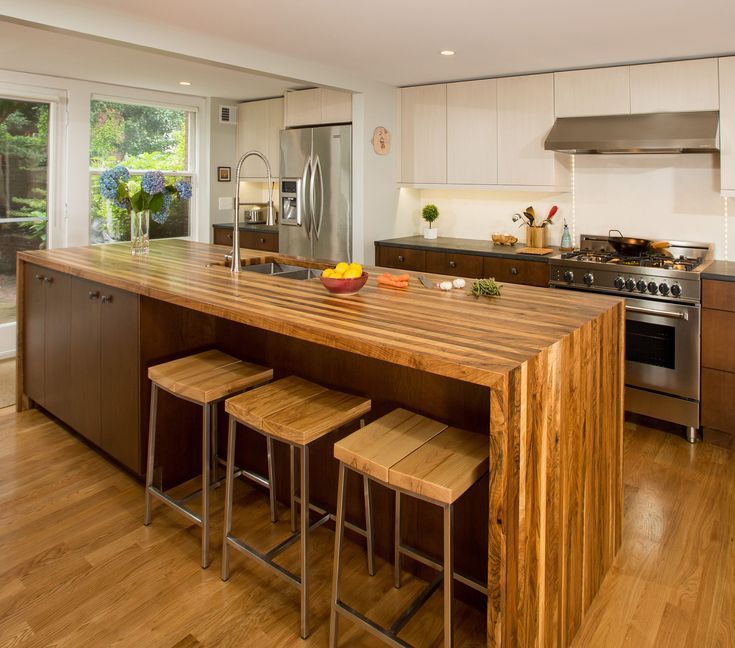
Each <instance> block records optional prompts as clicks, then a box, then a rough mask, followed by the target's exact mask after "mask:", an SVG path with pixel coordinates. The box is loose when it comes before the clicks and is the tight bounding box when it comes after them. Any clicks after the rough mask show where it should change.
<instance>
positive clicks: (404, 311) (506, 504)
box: [17, 240, 625, 647]
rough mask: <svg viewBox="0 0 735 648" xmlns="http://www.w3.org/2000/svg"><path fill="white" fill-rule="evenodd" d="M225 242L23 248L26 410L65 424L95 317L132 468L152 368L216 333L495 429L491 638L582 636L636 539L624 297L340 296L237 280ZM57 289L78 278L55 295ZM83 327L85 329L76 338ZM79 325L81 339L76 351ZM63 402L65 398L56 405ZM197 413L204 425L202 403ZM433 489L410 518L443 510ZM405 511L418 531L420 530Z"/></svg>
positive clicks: (379, 528) (313, 285) (488, 539)
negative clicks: (624, 550)
mask: <svg viewBox="0 0 735 648" xmlns="http://www.w3.org/2000/svg"><path fill="white" fill-rule="evenodd" d="M225 251H226V248H224V247H221V246H213V245H205V244H198V243H193V242H188V241H178V240H171V241H154V242H153V243H152V244H151V252H150V255H149V256H148V257H146V258H140V257H132V256H131V255H130V251H129V248H128V246H127V245H124V244H122V245H109V246H93V247H85V248H69V249H58V250H51V251H42V252H23V253H20V254H19V255H18V274H17V276H18V295H19V304H18V314H19V317H18V389H19V394H18V396H19V397H18V401H17V402H18V407H19V409H23V408H27V407H29V406H31V405H32V403H33V401H36V402H39V403H40V404H41V405H43V406H44V407H45V408H46V409H48V410H49V411H51V413H53V414H56V415H57V416H59V418H61V419H62V420H65V415H64V411H63V410H64V408H65V405H64V403H66V402H68V399H67V398H64V397H63V396H64V395H63V393H61V394H60V393H59V389H61V388H63V386H61V387H60V386H59V385H57V384H56V380H58V379H59V378H62V377H64V369H65V367H66V365H65V363H68V367H69V373H68V374H67V380H65V381H64V382H65V383H67V388H69V385H70V384H71V388H72V389H73V388H74V385H73V382H74V381H73V380H69V379H68V376H69V375H73V373H74V372H73V371H72V367H73V366H74V365H77V364H78V363H79V362H83V361H84V358H81V359H80V357H79V354H77V353H76V352H75V351H74V339H75V337H80V338H81V341H79V342H77V344H78V345H79V349H80V354H83V353H84V352H85V351H87V344H86V343H85V340H88V339H92V337H94V336H92V337H90V336H89V331H92V332H95V335H96V336H97V338H96V339H97V344H98V346H97V347H95V349H94V350H93V353H91V354H88V355H90V356H91V359H89V360H88V362H90V363H91V362H97V363H99V358H100V357H101V356H102V357H104V356H105V355H106V354H107V353H108V352H109V353H112V356H111V358H110V359H108V361H107V362H108V365H107V370H105V367H104V366H103V367H101V368H100V367H99V366H97V365H95V366H97V369H96V371H97V372H98V375H100V376H102V377H103V378H104V377H105V375H106V373H107V372H108V371H112V370H114V373H115V374H116V376H115V379H116V380H117V381H118V382H119V383H121V384H120V385H119V388H120V389H122V390H124V389H125V387H126V385H127V382H124V381H123V378H125V377H126V376H127V377H129V381H128V382H133V383H134V385H133V389H132V390H131V393H132V392H134V393H135V394H137V401H136V403H137V405H136V410H135V413H134V416H133V417H132V418H131V419H130V426H132V427H134V428H135V432H136V434H137V435H138V436H137V437H136V439H135V444H134V446H135V447H134V448H133V450H132V451H131V450H130V449H129V448H127V447H126V452H128V453H129V454H130V456H133V459H131V460H130V461H129V462H126V461H123V463H125V465H127V466H128V468H130V469H131V470H133V471H134V472H136V471H137V472H138V473H140V472H141V469H140V468H141V462H140V461H138V460H137V459H136V458H135V457H134V455H135V451H136V450H137V452H138V456H140V453H141V448H142V447H144V445H145V434H146V430H145V425H144V423H145V422H146V421H147V415H148V403H147V400H146V393H147V389H148V387H147V385H146V381H145V371H146V368H147V366H149V365H151V364H155V363H156V362H160V361H163V360H166V359H169V358H170V357H172V356H173V355H176V354H181V353H184V352H188V351H193V350H198V349H200V348H202V347H205V346H210V345H217V346H219V347H220V348H222V349H223V350H224V351H225V352H229V353H233V354H234V355H237V356H239V357H242V358H244V359H247V360H251V361H255V362H260V363H263V364H267V365H269V366H272V367H274V369H275V370H276V373H277V374H279V373H280V374H285V373H296V374H299V375H301V376H303V377H305V378H307V379H311V380H315V381H317V382H320V383H321V384H324V385H325V386H329V387H337V388H340V389H343V390H346V391H352V392H354V393H358V394H364V395H366V396H369V397H370V398H371V399H372V400H373V404H374V408H373V413H374V414H375V415H380V414H382V413H384V412H385V411H387V410H389V409H391V408H392V407H395V406H398V405H400V406H403V407H406V408H408V409H413V410H415V411H418V412H420V413H422V414H425V415H427V416H430V417H433V418H436V419H439V420H442V421H443V422H445V423H448V424H450V425H457V426H461V427H464V428H467V429H469V430H471V431H474V432H477V433H479V434H485V435H488V438H489V453H490V474H489V480H488V481H485V482H484V486H483V491H484V492H481V493H476V494H474V501H473V502H472V506H469V507H465V508H464V509H462V511H460V510H459V509H458V513H457V518H458V522H457V536H458V537H457V545H458V546H457V563H458V565H457V567H458V569H459V570H460V571H462V568H463V567H464V569H465V570H466V571H473V570H476V569H477V568H478V567H477V566H478V565H482V566H483V567H482V568H483V569H484V570H486V571H485V573H486V575H487V579H488V589H489V601H488V645H490V646H509V647H510V646H530V645H542V644H543V645H556V646H567V645H569V644H570V643H571V641H572V638H573V637H574V634H575V632H576V630H577V628H578V627H579V625H580V622H581V620H582V618H583V616H584V615H585V613H586V611H587V609H588V608H589V605H590V603H591V601H592V599H593V597H594V595H595V594H596V592H597V590H598V589H599V586H600V584H601V582H602V579H603V577H604V575H605V573H606V572H607V570H608V569H609V568H610V565H611V564H612V560H613V557H614V556H615V553H616V551H617V549H618V547H619V546H620V540H621V532H622V515H623V482H622V454H623V445H622V432H623V369H624V326H625V313H624V303H623V301H622V300H619V299H615V298H611V297H604V296H597V295H586V294H580V293H574V292H571V291H554V290H549V289H542V288H533V287H526V286H514V285H506V286H504V288H503V294H502V296H501V297H500V298H482V299H480V300H475V299H474V298H472V297H470V296H469V295H467V294H466V292H465V291H461V290H455V291H451V292H447V293H445V292H440V291H433V290H428V289H425V288H423V287H421V286H420V284H419V283H418V282H417V281H415V280H412V281H411V283H410V287H409V288H408V289H407V290H406V291H399V290H394V289H388V288H378V287H377V286H376V283H375V278H374V277H371V278H370V280H369V281H368V284H367V285H366V286H365V288H364V289H363V290H362V291H361V292H360V293H359V294H358V295H356V296H353V297H349V298H343V297H335V296H331V295H329V294H327V293H326V292H325V291H324V289H323V287H322V286H321V284H320V282H319V281H318V280H309V281H296V280H292V279H285V278H278V277H272V276H263V275H259V274H256V273H250V272H242V273H239V274H238V275H233V274H232V273H230V271H229V269H228V268H226V267H225V266H224V265H223V264H222V257H223V253H224V252H225ZM242 256H243V259H244V260H245V262H246V263H260V262H265V261H269V260H272V259H274V258H283V259H284V260H286V261H287V262H294V260H293V259H288V258H285V257H280V256H279V255H274V254H267V253H263V252H251V251H244V252H243V255H242ZM295 262H296V263H301V264H306V265H313V266H316V267H319V264H318V263H317V262H312V261H309V260H303V259H302V260H295ZM366 270H367V271H368V272H370V273H371V275H372V274H373V272H374V269H372V268H367V269H366ZM429 276H431V275H429ZM96 286H101V287H102V288H101V289H98V288H96ZM53 287H60V288H61V289H62V291H68V293H67V292H61V293H59V295H56V296H55V295H54V294H53V292H52V289H53ZM47 289H48V290H47ZM108 289H109V290H108ZM42 291H47V292H46V293H43V292H42ZM111 291H116V292H115V293H114V294H113V293H112V292H111ZM95 292H96V293H97V294H96V296H95ZM66 294H68V295H70V297H71V301H70V303H69V305H68V306H67V305H66V301H65V295H66ZM75 295H78V298H77V300H78V301H77V302H75V301H74V299H75V297H74V296H75ZM103 299H104V300H106V301H103ZM80 300H81V301H80ZM84 300H88V302H89V303H94V304H95V308H98V310H97V311H92V310H89V313H91V315H90V317H96V318H97V319H94V320H93V322H92V325H91V326H90V320H89V318H87V317H84V313H83V312H82V311H80V309H79V308H76V307H75V306H74V304H75V303H77V304H82V303H85V304H86V303H87V302H85V301H84ZM126 300H128V301H127V302H126ZM121 302H122V303H123V304H126V303H127V304H128V305H129V308H128V310H129V311H131V312H132V313H133V314H132V315H130V313H127V315H125V313H122V314H121V315H120V316H117V317H114V318H110V321H109V322H107V326H108V329H109V330H105V329H104V327H105V315H104V313H103V314H102V315H100V314H99V313H100V312H103V307H102V304H105V305H108V306H112V305H119V304H120V303H121ZM97 303H100V306H99V307H97ZM50 309H51V310H50ZM53 309H58V312H57V310H53ZM80 312H81V313H82V314H81V315H80ZM126 312H127V311H126ZM59 313H61V314H62V316H61V317H59ZM64 313H67V314H68V317H69V318H70V319H69V320H68V322H67V323H66V324H64V321H65V320H64V316H63V314H64ZM94 313H97V314H96V315H94ZM121 316H128V317H129V320H128V321H129V322H130V326H120V325H119V322H120V321H123V322H124V321H125V320H124V318H123V319H122V320H121V319H120V317H121ZM60 322H61V324H60ZM116 324H117V325H118V329H124V331H120V334H123V333H124V334H126V335H128V336H129V337H128V339H129V344H127V345H113V346H122V348H119V349H117V348H113V349H110V348H109V347H110V346H111V345H110V341H109V340H107V341H105V336H106V335H108V336H109V335H111V334H112V333H114V332H115V328H114V327H115V325H116ZM84 325H86V326H87V334H86V335H79V332H78V330H77V329H78V328H79V327H83V326H84ZM39 331H41V332H42V334H43V335H44V337H43V340H42V343H40V344H39ZM100 331H101V332H100ZM49 333H51V334H49ZM70 340H71V342H72V344H71V347H67V348H71V349H72V350H71V351H67V352H65V351H64V344H65V343H68V342H69V341H70ZM126 360H132V361H134V367H133V369H132V370H125V369H120V366H121V364H125V361H126ZM83 373H86V372H83ZM121 377H122V378H121ZM39 381H41V385H39V384H38V382H39ZM75 391H76V390H75ZM100 391H102V392H105V393H104V394H100ZM107 391H108V390H106V389H102V388H101V387H100V386H99V385H98V386H97V391H94V390H92V391H89V392H86V393H87V394H88V395H89V394H91V396H88V399H89V398H90V397H91V398H94V397H95V395H96V397H98V398H103V397H105V395H106V394H107ZM36 394H37V395H36ZM44 401H45V402H44ZM58 403H62V404H61V405H58V407H60V410H59V412H60V413H57V412H56V411H54V408H55V407H57V404H58ZM87 405H89V403H87ZM123 405H124V403H122V402H121V401H120V399H119V397H118V400H116V401H114V402H113V404H112V407H113V411H114V412H117V413H118V414H119V413H120V412H122V411H123V409H122V408H123ZM96 406H97V407H98V408H99V411H98V413H97V415H96V418H94V420H93V421H92V423H91V424H89V425H90V428H89V429H91V430H93V431H94V429H95V427H94V426H95V425H97V427H98V428H99V430H98V434H99V439H100V440H99V442H98V441H96V440H95V439H91V440H92V442H93V443H95V444H96V445H99V446H100V447H102V449H103V450H104V451H105V452H107V453H108V454H110V455H112V456H113V457H116V458H117V455H116V454H115V452H116V451H117V448H118V447H119V446H120V443H119V442H118V440H117V439H114V438H111V437H109V434H110V432H109V429H108V427H107V426H106V425H105V423H104V421H103V417H104V416H106V415H109V413H108V412H107V410H108V409H109V408H108V407H106V406H105V407H100V406H99V404H97V405H96ZM165 407H166V405H165V401H164V402H162V403H161V410H162V418H163V420H164V421H168V423H167V425H173V422H176V423H181V424H182V425H183V428H182V429H185V427H186V425H187V424H188V425H189V426H190V427H191V425H192V422H191V420H189V421H188V423H187V417H185V416H183V414H182V413H181V410H182V408H178V410H179V411H174V410H175V409H176V408H175V407H171V409H170V410H169V412H168V413H167V412H166V411H165ZM115 408H117V409H115ZM69 415H70V416H72V418H73V417H74V414H73V413H70V414H69ZM177 416H178V417H179V418H178V419H177V418H176V417H177ZM167 417H168V418H167ZM117 418H119V416H118V417H117ZM193 421H194V426H196V424H197V423H198V421H199V419H198V417H196V416H194V417H193ZM65 422H67V423H69V425H71V427H72V428H74V429H77V427H76V426H75V425H74V424H73V422H70V421H68V420H65ZM113 422H114V421H111V423H110V424H112V423H113ZM81 424H82V423H80V425H81ZM130 426H129V427H130ZM176 429H179V428H176ZM77 431H79V430H77ZM128 432H129V430H128ZM105 435H108V436H105ZM193 436H194V439H193V441H190V442H189V443H188V445H187V442H185V441H184V439H183V435H179V436H178V437H177V439H176V443H175V444H174V448H173V449H171V450H169V452H170V453H172V452H174V451H175V452H176V453H177V458H178V459H179V460H181V459H182V455H184V454H186V453H187V452H190V453H191V455H192V457H191V461H190V464H191V466H196V465H197V463H198V458H197V457H196V438H197V437H196V435H193ZM324 454H325V456H324V457H323V458H322V459H321V460H319V459H317V460H315V461H314V466H315V467H317V466H319V465H320V461H322V462H323V464H322V465H323V466H324V470H314V474H315V475H319V476H320V477H321V478H322V480H323V482H324V483H322V484H321V485H317V487H315V489H314V490H315V495H319V494H320V493H321V494H322V496H323V499H324V500H325V501H326V500H330V499H331V502H333V501H334V496H335V491H336V488H335V483H334V480H333V479H332V477H333V473H330V470H329V469H328V467H327V464H328V459H329V458H328V456H327V455H328V453H326V452H325V453H324ZM126 456H127V455H126ZM277 459H278V457H277ZM121 461H122V460H121ZM182 476H183V477H187V476H190V475H182ZM319 486H321V489H320V488H319ZM351 499H352V500H355V499H357V498H351ZM376 499H377V501H376V505H375V516H376V518H375V519H376V522H375V526H376V532H377V534H378V537H377V538H376V541H377V543H378V550H379V551H380V550H381V546H382V552H383V554H384V555H385V554H387V553H389V548H388V549H386V543H390V537H391V536H392V521H391V519H390V503H391V498H389V497H387V496H385V497H378V498H376ZM141 502H142V500H141ZM419 504H420V503H419ZM419 504H417V506H416V507H415V508H414V509H413V510H407V511H406V515H407V516H409V517H410V516H411V515H413V516H414V517H417V516H422V517H424V516H425V517H426V519H427V520H430V515H431V513H430V512H426V511H425V510H424V509H422V508H421V507H420V505H419ZM141 505H142V504H141ZM478 515H479V517H478ZM486 515H487V516H488V517H485V516H486ZM461 517H464V519H463V520H462V519H459V518H461ZM407 526H408V527H409V536H410V532H411V531H410V530H411V529H413V526H414V525H412V524H410V523H409V524H407ZM413 533H414V534H415V530H414V531H413ZM433 536H434V537H433V538H431V537H429V538H425V539H423V540H422V538H419V537H414V538H411V537H408V538H407V540H408V541H409V542H410V541H412V540H413V541H415V542H416V544H417V545H420V544H421V543H422V541H423V542H425V545H426V546H425V547H422V548H424V549H425V550H427V551H432V550H435V549H436V542H437V538H436V536H438V538H439V539H438V542H439V543H440V534H433ZM478 538H479V539H481V542H482V544H481V545H480V544H478ZM381 543H382V545H381ZM432 543H433V544H432ZM463 543H464V544H463ZM438 546H439V547H440V546H441V545H440V544H439V545H438Z"/></svg>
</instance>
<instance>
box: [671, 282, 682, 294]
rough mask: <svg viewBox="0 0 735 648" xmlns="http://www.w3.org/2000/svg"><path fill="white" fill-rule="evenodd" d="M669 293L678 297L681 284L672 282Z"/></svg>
mask: <svg viewBox="0 0 735 648" xmlns="http://www.w3.org/2000/svg"><path fill="white" fill-rule="evenodd" d="M671 294H672V295H673V296H674V297H680V296H681V286H680V285H679V284H674V285H673V286H671Z"/></svg>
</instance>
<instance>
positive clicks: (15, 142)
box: [0, 96, 51, 360]
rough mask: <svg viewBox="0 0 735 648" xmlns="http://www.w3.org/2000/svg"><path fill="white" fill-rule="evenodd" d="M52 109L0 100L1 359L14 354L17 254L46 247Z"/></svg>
mask: <svg viewBox="0 0 735 648" xmlns="http://www.w3.org/2000/svg"><path fill="white" fill-rule="evenodd" d="M50 107H51V106H50V103H49V102H42V101H28V100H24V99H13V98H5V97H2V96H0V360H2V359H3V358H7V357H8V356H13V355H15V320H16V312H15V298H16V295H15V293H16V281H15V254H16V252H18V251H20V250H38V249H43V248H45V247H46V242H47V236H48V227H47V224H48V190H49V169H48V160H49V123H50V122H49V114H50Z"/></svg>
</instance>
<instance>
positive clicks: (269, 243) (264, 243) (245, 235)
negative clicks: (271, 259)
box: [240, 232, 278, 252]
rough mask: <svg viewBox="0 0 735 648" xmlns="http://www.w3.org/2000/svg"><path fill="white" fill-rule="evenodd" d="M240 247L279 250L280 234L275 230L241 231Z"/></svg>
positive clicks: (269, 250)
mask: <svg viewBox="0 0 735 648" xmlns="http://www.w3.org/2000/svg"><path fill="white" fill-rule="evenodd" d="M240 247H241V248H249V249H251V250H263V251H265V252H278V234H275V233H273V232H240Z"/></svg>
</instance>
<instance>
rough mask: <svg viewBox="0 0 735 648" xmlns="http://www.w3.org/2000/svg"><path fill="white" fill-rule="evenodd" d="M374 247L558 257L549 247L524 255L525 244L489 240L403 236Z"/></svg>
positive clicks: (538, 258)
mask: <svg viewBox="0 0 735 648" xmlns="http://www.w3.org/2000/svg"><path fill="white" fill-rule="evenodd" d="M375 245H385V246H388V247H403V248H411V249H414V250H431V251H434V252H453V253H455V254H479V255H481V256H489V257H504V258H512V259H519V258H520V259H527V260H529V261H548V260H549V259H550V258H554V257H555V258H558V257H559V254H560V252H559V248H558V247H556V246H553V245H549V246H547V247H550V248H551V249H553V250H554V251H553V252H552V253H550V254H546V255H543V256H542V255H540V254H524V253H522V252H518V250H519V249H521V248H524V247H526V245H525V243H521V242H518V243H516V244H515V245H514V246H506V245H495V244H494V243H493V242H492V241H491V240H489V239H488V240H482V239H463V238H451V237H448V236H440V237H438V238H436V239H426V238H424V237H423V236H405V237H403V238H395V239H385V240H383V241H375Z"/></svg>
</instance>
